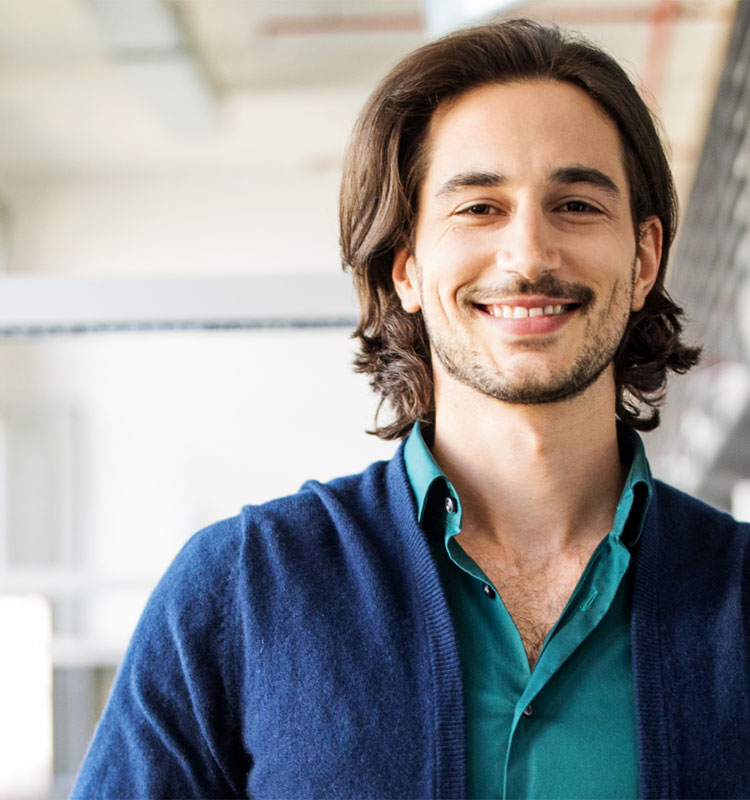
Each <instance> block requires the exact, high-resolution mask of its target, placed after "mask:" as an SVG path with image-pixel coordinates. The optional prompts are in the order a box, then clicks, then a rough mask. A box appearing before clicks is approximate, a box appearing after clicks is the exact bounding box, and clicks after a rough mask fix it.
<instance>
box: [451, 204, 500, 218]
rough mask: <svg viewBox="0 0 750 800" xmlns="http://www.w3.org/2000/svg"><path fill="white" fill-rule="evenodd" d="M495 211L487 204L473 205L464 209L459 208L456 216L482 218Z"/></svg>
mask: <svg viewBox="0 0 750 800" xmlns="http://www.w3.org/2000/svg"><path fill="white" fill-rule="evenodd" d="M494 211H495V209H494V207H493V206H491V205H490V204H489V203H473V204H472V205H470V206H466V207H465V208H460V209H459V210H458V212H457V213H458V214H466V215H468V216H471V217H484V216H487V214H492V213H494Z"/></svg>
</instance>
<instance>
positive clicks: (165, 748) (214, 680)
mask: <svg viewBox="0 0 750 800" xmlns="http://www.w3.org/2000/svg"><path fill="white" fill-rule="evenodd" d="M749 533H750V526H748V525H740V524H738V523H736V522H734V520H732V519H731V517H729V516H728V515H726V514H722V513H720V512H718V511H716V510H714V509H712V508H710V507H709V506H706V505H705V504H703V503H701V502H699V501H697V500H695V499H693V498H690V497H688V496H687V495H684V494H681V493H680V492H678V491H676V490H675V489H672V488H670V487H668V486H666V485H664V484H661V483H659V482H658V481H657V482H655V492H654V497H653V499H652V502H651V505H650V507H649V511H648V514H647V518H646V522H645V525H644V529H643V533H642V536H641V541H640V543H639V546H638V550H637V557H636V561H635V564H634V569H635V583H634V594H633V619H632V634H633V666H634V681H635V691H636V704H637V709H636V712H637V723H638V735H639V756H640V757H639V761H640V775H641V784H642V786H641V790H642V795H643V796H644V797H739V796H750V758H748V753H750V667H749V665H750V653H749V652H748V646H749V644H750V638H749V637H748V626H749V625H750V600H749V598H750V581H748V578H749V577H750V571H749V567H750V549H749V548H748V544H749V543H750V537H749V536H748V534H749ZM603 713H606V710H604V711H603ZM464 750H465V741H464V723H463V699H462V686H461V675H460V667H459V660H458V651H457V646H456V639H455V635H454V632H453V627H452V622H451V617H450V613H449V610H448V606H447V603H446V599H445V596H444V594H443V591H442V588H441V584H440V580H439V577H438V572H437V569H436V566H435V563H434V560H433V556H432V553H431V550H430V547H429V543H428V541H427V539H426V537H425V534H424V532H423V531H422V529H421V528H420V527H419V525H418V524H417V521H416V509H415V505H414V499H413V495H412V492H411V490H410V487H409V484H408V480H407V477H406V473H405V470H404V465H403V457H402V453H401V451H399V452H398V453H397V455H396V456H395V457H394V459H393V460H392V461H390V462H379V463H376V464H373V465H372V466H371V467H369V468H368V469H367V470H366V471H365V472H363V473H361V474H360V475H355V476H351V477H347V478H340V479H337V480H335V481H332V482H331V483H329V484H320V483H316V482H310V483H307V484H305V486H303V487H302V489H301V490H300V492H299V493H297V494H295V495H293V496H291V497H286V498H282V499H280V500H275V501H272V502H270V503H267V504H265V505H262V506H256V507H246V508H245V509H243V511H242V513H241V514H240V515H239V516H238V517H235V518H233V519H230V520H225V521H223V522H219V523H217V524H215V525H212V526H211V527H209V528H206V529H205V530H203V531H201V532H200V533H198V534H196V536H194V537H193V538H192V539H191V540H190V541H189V542H188V544H187V545H186V546H185V547H184V548H183V550H182V551H181V552H180V554H179V555H178V556H177V558H176V559H175V561H174V563H173V564H172V566H171V567H170V568H169V570H168V571H167V573H166V574H165V576H164V578H163V579H162V580H161V582H160V583H159V585H158V586H157V588H156V590H155V591H154V593H153V595H152V597H151V598H150V600H149V602H148V604H147V606H146V609H145V611H144V613H143V616H142V618H141V620H140V622H139V624H138V627H137V629H136V632H135V634H134V636H133V639H132V641H131V644H130V647H129V649H128V652H127V654H126V657H125V660H124V662H123V664H122V667H121V669H120V671H119V674H118V677H117V680H116V682H115V685H114V687H113V691H112V695H111V697H110V700H109V703H108V705H107V708H106V709H105V712H104V714H103V716H102V719H101V721H100V723H99V726H98V728H97V732H96V734H95V737H94V740H93V742H92V744H91V746H90V749H89V752H88V755H87V757H86V760H85V762H84V764H83V766H82V768H81V772H80V774H79V777H78V780H77V782H76V785H75V787H74V790H73V795H72V796H73V797H74V798H106V797H111V798H114V797H117V798H135V797H137V798H152V797H153V798H156V797H160V798H171V797H201V798H210V797H240V796H252V797H255V798H282V797H283V798H322V797H326V798H342V799H343V798H347V800H350V799H351V798H426V797H436V798H450V797H461V796H463V794H464V792H465V766H464ZM582 766H583V767H584V768H585V765H582Z"/></svg>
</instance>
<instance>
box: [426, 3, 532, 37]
mask: <svg viewBox="0 0 750 800" xmlns="http://www.w3.org/2000/svg"><path fill="white" fill-rule="evenodd" d="M519 5H522V2H521V0H425V7H424V8H425V19H426V21H427V31H428V33H429V34H430V35H432V36H439V35H442V34H444V33H448V32H449V31H452V30H455V29H456V28H460V27H462V26H464V25H469V24H471V23H475V22H481V21H482V20H483V19H486V18H487V17H490V16H493V15H494V14H499V13H501V12H504V11H508V10H509V9H511V8H513V7H514V6H519Z"/></svg>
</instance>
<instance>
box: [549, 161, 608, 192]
mask: <svg viewBox="0 0 750 800" xmlns="http://www.w3.org/2000/svg"><path fill="white" fill-rule="evenodd" d="M550 180H551V182H552V183H589V184H591V185H592V186H597V187H599V188H600V189H604V191H605V192H607V194H609V195H611V196H612V197H613V198H615V200H618V199H619V198H620V190H619V189H618V188H617V184H616V183H615V182H614V181H613V180H612V178H610V177H609V176H607V175H605V174H604V173H603V172H600V171H599V170H598V169H594V168H593V167H560V169H556V170H554V172H553V173H552V174H551V175H550Z"/></svg>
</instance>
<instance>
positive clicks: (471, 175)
mask: <svg viewBox="0 0 750 800" xmlns="http://www.w3.org/2000/svg"><path fill="white" fill-rule="evenodd" d="M507 182H508V179H507V178H506V177H505V175H500V174H499V173H497V172H460V173H459V174H458V175H454V176H453V177H452V178H449V179H448V180H447V181H445V183H441V184H440V186H439V188H438V190H437V192H435V197H444V196H445V195H449V194H453V192H457V191H458V190H459V189H466V188H470V187H473V186H502V185H503V184H504V183H507Z"/></svg>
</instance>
